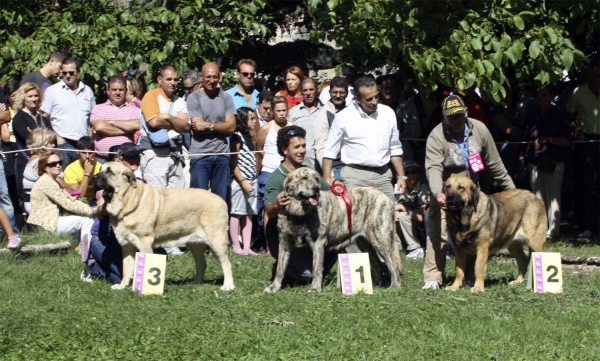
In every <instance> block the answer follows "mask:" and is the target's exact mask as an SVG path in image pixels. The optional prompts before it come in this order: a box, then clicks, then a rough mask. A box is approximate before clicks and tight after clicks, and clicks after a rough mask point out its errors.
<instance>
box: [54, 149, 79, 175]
mask: <svg viewBox="0 0 600 361" xmlns="http://www.w3.org/2000/svg"><path fill="white" fill-rule="evenodd" d="M56 149H72V150H74V149H75V147H74V146H72V145H71V144H69V143H63V144H59V145H57V146H56ZM60 154H62V156H63V170H65V168H67V166H68V165H69V164H71V163H73V162H74V161H76V160H77V159H79V153H77V152H60Z"/></svg>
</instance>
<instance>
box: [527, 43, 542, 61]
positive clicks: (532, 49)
mask: <svg viewBox="0 0 600 361" xmlns="http://www.w3.org/2000/svg"><path fill="white" fill-rule="evenodd" d="M539 55H540V42H539V41H537V40H534V41H533V42H531V45H529V56H530V57H531V58H532V59H537V57H538V56H539Z"/></svg>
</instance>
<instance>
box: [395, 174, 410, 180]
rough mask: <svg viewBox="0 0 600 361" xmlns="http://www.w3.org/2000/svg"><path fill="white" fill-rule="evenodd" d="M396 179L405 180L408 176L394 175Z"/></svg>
mask: <svg viewBox="0 0 600 361" xmlns="http://www.w3.org/2000/svg"><path fill="white" fill-rule="evenodd" d="M396 179H404V180H407V179H408V177H407V176H405V175H399V176H398V177H396Z"/></svg>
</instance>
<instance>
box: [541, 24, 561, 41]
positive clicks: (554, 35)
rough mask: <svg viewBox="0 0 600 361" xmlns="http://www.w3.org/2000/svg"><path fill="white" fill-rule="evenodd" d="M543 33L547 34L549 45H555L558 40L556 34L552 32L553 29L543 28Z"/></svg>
mask: <svg viewBox="0 0 600 361" xmlns="http://www.w3.org/2000/svg"><path fill="white" fill-rule="evenodd" d="M544 31H545V32H546V34H548V39H550V43H551V44H556V41H557V40H558V36H557V35H556V32H555V31H554V29H552V28H551V27H548V26H546V27H545V28H544Z"/></svg>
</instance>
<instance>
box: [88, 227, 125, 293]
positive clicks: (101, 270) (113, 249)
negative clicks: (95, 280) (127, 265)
mask: <svg viewBox="0 0 600 361" xmlns="http://www.w3.org/2000/svg"><path fill="white" fill-rule="evenodd" d="M111 233H112V232H111ZM90 253H91V254H92V256H93V257H94V260H95V261H96V263H94V265H93V266H92V272H91V273H92V275H93V276H95V277H99V278H106V279H107V280H109V281H110V282H111V283H114V284H117V283H121V277H122V272H123V270H122V268H123V253H122V252H121V246H120V245H119V243H118V242H117V240H116V239H114V238H111V237H102V239H100V238H99V237H98V236H92V240H91V241H90Z"/></svg>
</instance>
